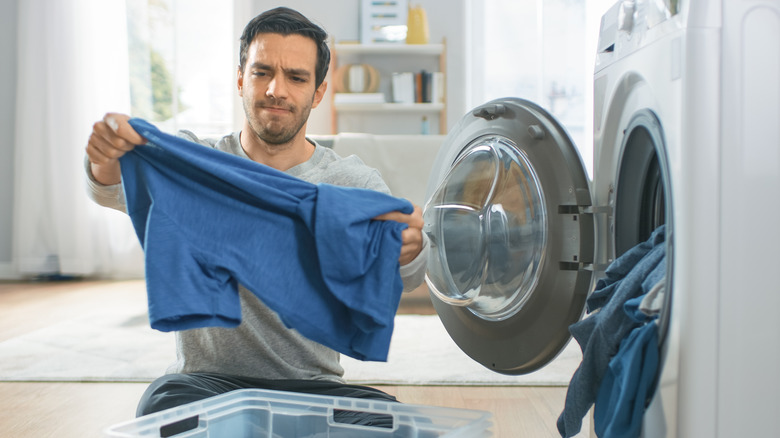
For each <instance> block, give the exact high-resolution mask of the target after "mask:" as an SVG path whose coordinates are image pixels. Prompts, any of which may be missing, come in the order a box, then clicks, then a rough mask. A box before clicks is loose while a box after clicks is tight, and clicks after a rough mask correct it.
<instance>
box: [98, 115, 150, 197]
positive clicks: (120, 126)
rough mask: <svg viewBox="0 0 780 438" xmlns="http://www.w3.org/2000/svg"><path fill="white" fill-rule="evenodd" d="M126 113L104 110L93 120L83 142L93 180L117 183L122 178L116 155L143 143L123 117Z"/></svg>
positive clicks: (141, 138) (102, 182)
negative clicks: (100, 116)
mask: <svg viewBox="0 0 780 438" xmlns="http://www.w3.org/2000/svg"><path fill="white" fill-rule="evenodd" d="M129 119H130V117H129V116H126V115H124V114H116V113H108V114H106V115H105V116H104V117H103V120H100V121H98V122H95V124H94V125H93V126H92V134H91V135H90V136H89V142H87V157H89V162H90V163H91V167H92V175H93V176H94V177H95V180H96V181H97V182H99V183H101V184H103V185H112V184H118V183H119V182H120V181H121V180H122V173H121V169H120V167H119V158H120V157H121V156H122V155H124V154H125V153H127V152H128V151H131V150H133V148H134V147H135V146H136V145H139V144H144V143H146V140H145V139H144V138H143V137H141V136H140V135H139V134H138V133H137V132H135V129H133V127H132V126H130V124H129V123H127V121H128V120H129Z"/></svg>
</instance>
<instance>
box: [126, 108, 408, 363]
mask: <svg viewBox="0 0 780 438" xmlns="http://www.w3.org/2000/svg"><path fill="white" fill-rule="evenodd" d="M130 124H131V125H132V126H133V128H135V130H136V131H138V133H139V134H141V135H142V136H143V137H144V138H146V139H147V140H148V143H147V144H146V145H143V146H138V147H136V148H135V149H134V150H133V151H131V152H129V153H127V154H125V155H124V156H123V157H122V158H121V159H120V162H121V168H122V181H123V188H124V191H125V197H126V200H127V211H128V214H129V215H130V218H131V220H132V222H133V226H134V228H135V231H136V234H137V235H138V238H139V240H140V241H141V244H142V246H143V248H144V253H145V267H146V283H147V295H148V306H149V319H150V323H151V326H152V327H153V328H155V329H158V330H161V331H173V330H187V329H192V328H199V327H208V326H221V327H235V326H237V325H238V324H239V323H240V321H241V309H240V303H239V297H238V288H237V284H238V283H240V284H242V285H244V286H245V287H246V288H247V289H249V290H250V291H252V293H254V294H255V295H257V296H258V297H259V298H260V299H261V300H262V301H263V302H264V303H265V304H266V305H267V306H268V307H270V308H271V309H273V310H274V311H276V312H277V313H278V314H279V316H280V318H281V319H282V321H284V323H285V324H286V325H287V326H288V327H292V328H295V329H296V330H298V331H299V332H300V333H301V334H302V335H304V336H306V337H308V338H309V339H312V340H314V341H316V342H319V343H321V344H323V345H326V346H328V347H330V348H332V349H334V350H336V351H339V352H341V353H344V354H347V355H349V356H352V357H355V358H357V359H361V360H381V361H383V360H387V351H388V349H389V344H390V337H391V335H392V331H393V318H394V316H395V312H396V310H397V307H398V302H399V301H400V297H401V292H402V289H403V284H402V280H401V277H400V274H399V268H400V266H399V262H398V258H399V255H400V249H401V244H402V241H401V232H402V231H403V229H404V228H406V225H405V224H401V223H398V222H394V221H373V220H371V218H373V217H375V216H377V215H379V214H383V213H387V212H390V211H402V212H404V213H411V212H412V211H413V206H412V205H411V204H410V203H409V202H408V201H406V200H402V199H398V198H394V197H392V196H389V195H385V194H383V193H379V192H375V191H371V190H366V189H357V188H346V187H336V186H332V185H327V184H318V185H314V184H311V183H308V182H305V181H302V180H300V179H298V178H294V177H292V176H289V175H287V174H285V173H283V172H280V171H277V170H275V169H272V168H270V167H267V166H264V165H261V164H259V163H256V162H253V161H251V160H247V159H245V158H241V157H237V156H234V155H231V154H227V153H224V152H221V151H217V150H214V149H211V148H209V147H206V146H202V145H199V144H196V143H192V142H189V141H187V140H184V139H181V138H178V137H175V136H172V135H168V134H165V133H162V132H160V131H159V130H158V129H157V128H156V127H154V126H153V125H151V124H149V123H148V122H146V121H144V120H141V119H131V120H130Z"/></svg>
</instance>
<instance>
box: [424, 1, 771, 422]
mask: <svg viewBox="0 0 780 438" xmlns="http://www.w3.org/2000/svg"><path fill="white" fill-rule="evenodd" d="M597 50H598V54H597V62H596V67H595V75H594V171H593V180H592V181H591V180H589V179H588V177H587V174H586V172H585V167H584V166H583V163H582V160H581V158H580V156H579V154H578V152H577V149H576V147H575V145H574V144H573V142H572V140H571V138H570V137H569V136H568V134H567V133H566V130H565V129H564V128H563V127H562V125H561V124H560V123H559V122H558V121H557V120H556V119H555V118H554V117H553V116H552V115H550V114H549V113H548V112H547V111H545V109H544V108H542V107H540V106H538V105H536V104H534V103H533V102H529V101H526V100H523V99H518V98H505V99H498V100H494V101H491V102H488V103H485V104H483V105H480V106H479V107H477V108H474V109H473V110H472V111H470V112H469V113H468V114H466V115H465V116H463V117H462V119H461V120H460V121H459V122H458V123H457V125H456V126H455V127H454V128H453V129H452V130H451V131H450V133H449V134H448V136H447V138H446V140H445V142H444V144H443V146H442V148H441V150H440V152H439V155H438V157H437V159H436V161H435V164H434V166H433V169H432V172H431V176H430V180H429V183H428V188H427V196H426V206H425V209H424V215H425V222H426V224H425V232H426V234H427V235H428V237H429V239H430V242H431V250H432V251H431V259H430V261H429V268H428V272H427V277H426V281H427V283H428V286H429V289H430V291H431V298H432V301H433V303H434V306H435V308H436V310H437V312H438V314H439V316H440V318H441V320H442V322H443V324H444V326H445V328H446V329H447V331H448V333H449V334H450V336H451V337H452V338H453V340H454V341H455V342H456V344H457V345H458V346H459V347H460V348H461V349H462V350H463V351H464V352H465V353H466V354H467V355H468V356H470V357H471V358H472V359H474V360H475V361H477V362H479V363H481V364H482V365H483V366H485V367H486V368H489V369H491V370H494V371H496V372H498V373H504V374H524V373H529V372H532V371H535V370H537V369H539V368H541V367H543V366H545V365H546V364H547V363H549V362H550V361H551V360H553V359H554V358H555V357H556V355H557V354H558V353H559V352H560V351H561V350H562V349H563V348H564V346H566V344H567V342H569V340H570V335H569V331H568V328H569V326H570V325H571V324H573V323H575V322H577V321H579V320H580V319H581V318H583V317H584V311H583V309H584V304H585V302H586V299H587V297H588V295H589V293H590V292H592V290H593V288H594V285H595V283H596V281H597V280H598V279H599V278H601V277H602V276H603V274H604V270H605V268H606V267H608V266H609V265H610V263H611V262H612V261H613V260H615V259H616V258H617V257H619V256H620V255H622V254H623V253H624V252H626V251H627V250H628V249H630V248H632V247H634V246H635V245H637V244H639V243H640V242H643V241H644V240H646V239H647V238H648V237H649V236H650V234H651V233H652V231H653V230H654V229H656V228H657V227H659V226H661V225H664V226H665V227H666V242H665V245H666V263H667V278H666V285H667V287H666V293H665V295H664V299H663V305H662V306H661V312H660V317H659V318H658V320H657V321H656V323H657V324H658V328H659V346H658V347H659V353H660V363H659V366H658V370H659V371H658V375H657V382H658V383H657V385H658V386H657V389H656V391H655V392H654V396H653V397H652V399H651V400H650V402H649V405H648V407H647V409H646V411H645V414H644V417H643V425H642V435H643V436H647V437H734V436H773V435H775V434H776V433H777V432H776V429H777V427H776V426H775V423H774V422H775V421H776V419H777V418H780V401H778V400H780V397H778V394H780V318H777V317H776V316H775V315H776V313H777V311H778V309H780V286H779V285H778V279H777V277H778V276H777V275H776V272H777V268H776V265H777V263H776V262H775V260H774V259H775V252H776V251H775V249H776V248H779V247H780V226H778V225H777V223H778V221H777V218H778V217H780V206H779V205H780V202H778V201H780V196H778V194H777V190H778V188H779V187H780V1H777V0H774V1H752V0H741V1H714V0H702V1H693V0H689V1H684V0H680V1H669V0H666V1H663V0H631V1H621V2H618V3H617V4H615V5H614V6H613V7H612V8H610V9H609V10H608V11H607V12H606V14H605V15H604V16H603V18H602V23H601V31H600V35H599V40H598V47H597ZM562 408H563V407H562Z"/></svg>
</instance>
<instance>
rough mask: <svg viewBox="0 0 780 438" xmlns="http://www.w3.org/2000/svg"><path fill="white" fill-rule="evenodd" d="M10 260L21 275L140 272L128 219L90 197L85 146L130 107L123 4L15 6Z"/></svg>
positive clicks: (72, 1)
mask: <svg viewBox="0 0 780 438" xmlns="http://www.w3.org/2000/svg"><path fill="white" fill-rule="evenodd" d="M18 18H19V20H18V29H19V31H18V39H17V44H18V52H17V53H18V64H17V68H18V72H17V73H18V75H17V77H18V83H17V106H16V139H15V150H14V154H15V167H14V173H15V180H14V187H15V189H14V207H13V208H14V214H13V220H14V225H13V227H14V239H13V257H14V260H13V264H14V266H15V268H16V269H17V271H18V273H19V275H20V276H38V275H50V274H58V275H68V276H70V275H72V276H89V277H92V276H94V277H107V278H128V277H139V276H142V275H143V254H142V252H141V250H140V245H139V244H138V241H137V239H136V237H135V234H134V233H133V231H132V228H131V225H130V220H129V218H128V217H127V216H126V215H124V214H123V213H119V212H115V211H111V210H109V209H105V208H102V207H99V206H97V205H95V204H94V203H92V201H90V200H89V199H88V198H87V196H86V188H85V187H86V186H85V183H84V165H83V159H84V148H85V146H86V142H87V139H88V137H89V133H90V132H91V129H92V124H93V123H94V122H95V121H96V120H99V119H100V118H101V117H102V115H103V114H104V113H105V112H107V111H120V112H129V108H130V104H129V85H128V84H129V80H128V61H127V59H128V57H127V31H126V13H125V2H124V0H58V1H54V2H53V1H50V0H25V1H20V2H19V17H18Z"/></svg>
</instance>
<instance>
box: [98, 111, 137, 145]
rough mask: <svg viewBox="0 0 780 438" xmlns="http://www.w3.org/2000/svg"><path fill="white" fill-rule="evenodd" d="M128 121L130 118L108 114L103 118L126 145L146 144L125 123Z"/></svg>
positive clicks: (123, 115) (128, 124)
mask: <svg viewBox="0 0 780 438" xmlns="http://www.w3.org/2000/svg"><path fill="white" fill-rule="evenodd" d="M128 120H130V116H127V115H125V114H117V113H108V114H106V115H105V116H104V117H103V121H104V122H105V123H106V125H107V126H108V127H109V128H111V130H112V131H113V132H114V133H115V134H116V136H117V137H119V138H121V139H123V140H125V141H126V142H127V143H128V144H130V145H133V146H135V145H138V144H144V143H146V140H145V139H144V138H143V137H141V135H140V134H138V133H137V132H135V129H133V127H132V126H130V123H128V122H127V121H128Z"/></svg>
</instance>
